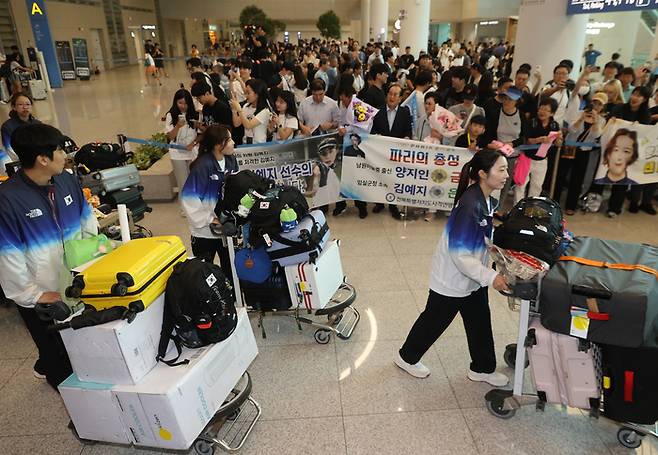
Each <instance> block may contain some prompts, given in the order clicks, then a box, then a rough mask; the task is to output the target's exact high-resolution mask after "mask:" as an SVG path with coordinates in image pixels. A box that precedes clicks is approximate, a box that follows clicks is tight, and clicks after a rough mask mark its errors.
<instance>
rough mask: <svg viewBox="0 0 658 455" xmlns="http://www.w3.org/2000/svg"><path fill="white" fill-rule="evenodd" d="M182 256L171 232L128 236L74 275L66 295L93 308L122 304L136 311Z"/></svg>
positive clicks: (160, 290)
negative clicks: (145, 235) (148, 235)
mask: <svg viewBox="0 0 658 455" xmlns="http://www.w3.org/2000/svg"><path fill="white" fill-rule="evenodd" d="M186 256H187V255H186V251H185V246H183V242H182V241H181V239H180V238H179V237H176V236H174V235H170V236H161V237H149V238H144V239H135V240H131V241H130V242H128V243H125V244H123V245H121V246H120V247H118V248H117V249H115V250H113V251H111V252H110V253H108V254H106V255H105V256H103V257H101V258H100V259H99V260H98V261H96V262H95V263H93V264H92V265H91V266H89V267H88V268H87V269H85V270H84V271H83V272H81V273H79V274H78V275H76V276H75V277H74V278H73V284H72V285H71V286H70V287H69V288H68V289H67V290H66V295H67V296H70V297H73V298H80V299H81V300H82V301H83V302H84V303H86V304H89V305H91V306H93V307H95V308H96V309H97V310H102V309H105V308H110V307H114V306H125V307H128V308H130V309H132V310H134V311H135V312H139V311H142V310H143V309H144V308H146V307H148V306H149V305H150V304H151V303H152V302H153V301H154V300H155V299H156V298H157V297H158V296H159V295H160V294H162V293H163V292H164V291H165V287H166V286H167V280H168V279H169V276H170V275H171V272H172V271H173V268H174V265H176V264H177V263H179V262H182V261H184V260H185V259H186Z"/></svg>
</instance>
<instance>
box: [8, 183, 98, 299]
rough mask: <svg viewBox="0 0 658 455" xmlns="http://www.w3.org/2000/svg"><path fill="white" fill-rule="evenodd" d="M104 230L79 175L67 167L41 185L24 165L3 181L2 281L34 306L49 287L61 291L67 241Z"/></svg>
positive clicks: (14, 296)
mask: <svg viewBox="0 0 658 455" xmlns="http://www.w3.org/2000/svg"><path fill="white" fill-rule="evenodd" d="M97 232H98V222H97V221H96V218H95V217H94V216H93V213H92V211H91V207H90V206H89V204H88V203H87V200H86V199H85V197H84V195H83V194H82V189H81V188H80V184H79V182H78V180H77V178H76V177H75V176H73V175H71V174H70V173H69V172H67V171H64V172H63V173H62V174H61V175H56V176H54V177H53V179H52V181H51V184H50V185H48V186H39V185H37V184H36V183H34V182H33V181H32V180H30V179H29V178H28V177H27V176H26V175H25V173H24V172H23V171H19V172H18V173H16V174H15V175H13V176H12V177H11V178H10V179H9V180H8V181H7V182H6V183H4V184H2V185H0V284H1V285H2V289H3V290H4V292H5V294H6V296H7V298H10V299H12V300H14V301H15V302H16V303H17V304H18V305H21V306H23V307H27V308H31V307H34V305H35V304H36V302H37V300H39V298H40V297H41V295H42V294H43V293H44V292H57V291H59V292H61V291H62V289H58V287H59V284H60V280H59V279H60V273H61V272H62V271H63V270H64V242H65V241H67V240H72V239H79V238H83V237H90V236H93V235H96V234H97Z"/></svg>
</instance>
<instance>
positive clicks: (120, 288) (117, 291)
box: [110, 283, 128, 297]
mask: <svg viewBox="0 0 658 455" xmlns="http://www.w3.org/2000/svg"><path fill="white" fill-rule="evenodd" d="M110 293H111V294H112V295H113V296H115V297H123V296H124V295H126V294H128V286H126V285H125V284H118V283H117V284H113V285H112V287H111V288H110Z"/></svg>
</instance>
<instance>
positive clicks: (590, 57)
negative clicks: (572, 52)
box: [585, 49, 601, 66]
mask: <svg viewBox="0 0 658 455" xmlns="http://www.w3.org/2000/svg"><path fill="white" fill-rule="evenodd" d="M599 55H601V53H600V52H599V51H597V50H594V49H592V50H591V51H585V65H587V66H594V65H596V59H597V58H599Z"/></svg>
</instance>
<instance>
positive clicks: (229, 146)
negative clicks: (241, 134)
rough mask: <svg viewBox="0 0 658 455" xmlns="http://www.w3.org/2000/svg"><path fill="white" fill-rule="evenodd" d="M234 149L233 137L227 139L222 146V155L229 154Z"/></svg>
mask: <svg viewBox="0 0 658 455" xmlns="http://www.w3.org/2000/svg"><path fill="white" fill-rule="evenodd" d="M234 150H235V142H233V139H229V140H228V142H227V143H226V145H225V146H224V149H223V150H222V153H223V154H224V155H231V154H233V151H234Z"/></svg>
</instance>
